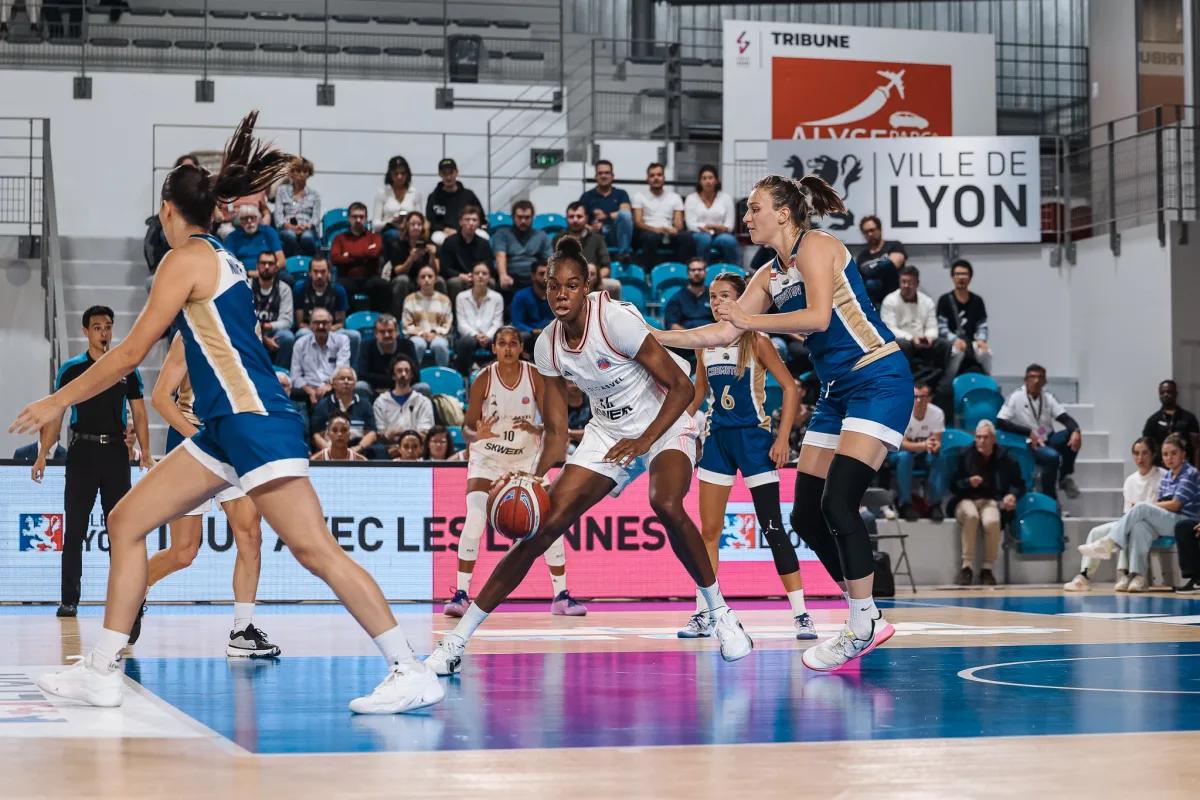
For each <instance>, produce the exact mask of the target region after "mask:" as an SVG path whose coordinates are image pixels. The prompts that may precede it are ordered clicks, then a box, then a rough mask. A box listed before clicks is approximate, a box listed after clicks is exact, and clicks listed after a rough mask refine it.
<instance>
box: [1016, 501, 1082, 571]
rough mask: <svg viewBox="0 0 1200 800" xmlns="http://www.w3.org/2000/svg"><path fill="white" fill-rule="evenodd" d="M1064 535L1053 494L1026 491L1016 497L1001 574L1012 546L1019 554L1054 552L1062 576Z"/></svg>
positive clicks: (1060, 516) (1031, 554) (1049, 553)
mask: <svg viewBox="0 0 1200 800" xmlns="http://www.w3.org/2000/svg"><path fill="white" fill-rule="evenodd" d="M1066 541H1067V537H1066V535H1065V530H1064V527H1063V521H1062V514H1061V513H1060V512H1059V508H1058V503H1056V502H1055V501H1054V498H1052V497H1048V496H1046V495H1044V494H1040V493H1038V492H1028V493H1026V494H1025V495H1024V496H1023V497H1021V499H1020V500H1018V501H1017V507H1016V510H1015V511H1014V513H1013V520H1012V524H1011V525H1010V526H1009V529H1008V531H1007V533H1006V535H1005V541H1004V574H1005V576H1006V577H1007V575H1008V555H1009V552H1010V551H1011V550H1013V549H1015V550H1016V551H1017V553H1018V554H1020V555H1023V556H1046V555H1052V556H1055V557H1056V558H1057V560H1058V576H1057V578H1056V580H1059V581H1061V580H1062V554H1063V549H1064V546H1065V544H1066Z"/></svg>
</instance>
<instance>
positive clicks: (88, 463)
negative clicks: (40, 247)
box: [32, 306, 154, 617]
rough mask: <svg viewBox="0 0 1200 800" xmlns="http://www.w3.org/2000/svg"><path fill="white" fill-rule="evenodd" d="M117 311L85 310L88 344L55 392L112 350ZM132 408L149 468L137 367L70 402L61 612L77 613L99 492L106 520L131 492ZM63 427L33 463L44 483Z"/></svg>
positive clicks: (45, 432) (50, 434)
mask: <svg viewBox="0 0 1200 800" xmlns="http://www.w3.org/2000/svg"><path fill="white" fill-rule="evenodd" d="M112 327H113V310H112V309H111V308H108V307H107V306H92V307H91V308H89V309H88V310H87V311H85V312H83V333H84V335H85V336H87V340H88V349H87V351H86V352H84V353H80V354H79V355H77V356H75V357H74V358H72V359H69V360H68V361H67V362H66V363H64V364H63V365H62V367H61V368H60V369H59V371H58V378H57V379H56V380H55V382H54V389H55V391H57V390H59V389H61V388H62V387H63V386H64V385H66V384H68V383H70V382H71V381H72V380H74V379H75V378H77V377H79V376H80V375H82V374H83V372H84V370H86V369H87V368H88V367H90V366H91V365H92V364H94V363H95V362H96V360H97V359H99V358H100V357H101V356H102V355H104V354H105V353H106V352H108V344H109V342H111V341H112ZM126 401H128V403H129V405H128V411H132V413H133V426H134V430H135V431H136V433H137V440H138V444H139V445H140V446H141V466H142V469H149V468H150V467H151V466H152V465H153V464H154V460H153V459H152V458H151V456H150V426H149V423H148V421H147V419H146V402H145V400H143V399H142V376H141V374H140V373H139V372H138V371H137V370H136V369H135V370H134V371H133V372H132V373H130V374H129V375H127V376H125V377H124V378H122V379H121V380H120V382H119V383H116V384H114V385H113V386H112V388H110V389H107V390H105V391H104V392H101V393H100V394H98V395H96V396H95V397H93V398H92V399H91V400H85V401H84V402H82V403H80V404H79V405H77V406H72V407H71V437H70V447H69V448H68V449H67V485H66V491H65V493H64V494H65V497H64V505H65V507H66V515H67V522H66V531H65V536H64V538H63V555H62V604H61V605H60V606H59V607H58V616H60V617H73V616H75V614H76V612H77V610H78V606H79V591H80V586H79V584H80V579H81V578H82V575H83V537H84V534H86V533H87V530H88V517H89V516H90V514H91V512H92V507H93V506H94V505H95V504H96V492H97V491H98V492H99V493H100V507H101V508H103V509H104V516H105V518H106V519H107V517H108V514H109V512H111V511H112V509H113V507H114V506H115V505H116V504H117V501H118V500H120V499H121V498H122V497H124V496H125V493H126V492H128V491H129V450H128V449H127V448H126V446H125V427H126V424H127V421H128V415H127V408H126ZM61 430H62V418H61V417H60V418H59V419H58V421H57V422H54V423H51V424H49V425H47V426H46V427H44V428H43V429H42V431H41V446H40V447H39V448H38V457H37V461H36V462H35V463H34V465H33V473H32V476H33V479H34V480H35V481H38V482H39V483H40V482H41V480H42V475H43V474H44V473H45V471H46V456H47V454H48V453H50V452H51V451H53V449H54V445H55V444H56V443H57V442H58V437H59V433H60V432H61Z"/></svg>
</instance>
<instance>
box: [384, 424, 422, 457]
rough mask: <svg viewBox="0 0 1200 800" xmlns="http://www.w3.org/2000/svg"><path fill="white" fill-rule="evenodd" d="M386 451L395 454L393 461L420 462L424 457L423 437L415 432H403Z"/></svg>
mask: <svg viewBox="0 0 1200 800" xmlns="http://www.w3.org/2000/svg"><path fill="white" fill-rule="evenodd" d="M388 451H389V452H394V453H395V455H394V456H393V457H392V460H393V461H420V460H421V457H422V456H423V455H425V437H424V436H422V435H421V434H420V433H418V432H417V431H404V432H402V433H401V434H400V436H399V437H398V438H397V439H396V445H395V446H394V447H391V448H388Z"/></svg>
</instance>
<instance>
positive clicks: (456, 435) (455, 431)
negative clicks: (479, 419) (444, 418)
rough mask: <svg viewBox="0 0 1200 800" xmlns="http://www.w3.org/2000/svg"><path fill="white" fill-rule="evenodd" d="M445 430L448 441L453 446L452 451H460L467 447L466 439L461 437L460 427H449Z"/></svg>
mask: <svg viewBox="0 0 1200 800" xmlns="http://www.w3.org/2000/svg"><path fill="white" fill-rule="evenodd" d="M446 430H447V432H449V434H450V441H451V442H452V443H453V444H454V449H455V450H456V451H457V450H462V449H463V448H464V447H466V446H467V439H466V437H465V436H463V429H462V426H461V425H449V426H447V427H446Z"/></svg>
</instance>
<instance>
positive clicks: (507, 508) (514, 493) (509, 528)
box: [488, 475, 550, 540]
mask: <svg viewBox="0 0 1200 800" xmlns="http://www.w3.org/2000/svg"><path fill="white" fill-rule="evenodd" d="M549 511H550V496H549V495H547V494H546V490H545V489H544V488H542V484H541V482H540V481H538V480H537V479H536V478H532V477H530V476H528V475H514V476H513V477H511V478H509V479H508V480H507V481H505V482H504V483H502V484H498V485H497V486H496V487H495V488H493V489H492V491H491V493H490V494H489V495H488V522H490V523H492V527H493V528H495V529H496V530H498V531H500V532H501V533H503V534H504V535H505V536H508V537H511V538H513V539H518V540H521V539H528V538H529V537H530V536H532V535H533V534H535V533H537V532H538V529H539V528H540V527H541V525H542V520H543V519H544V518H545V516H546V514H547V513H548V512H549Z"/></svg>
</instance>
